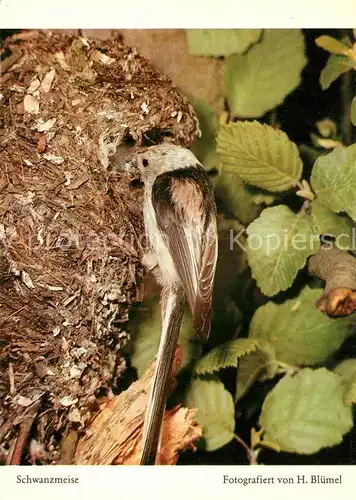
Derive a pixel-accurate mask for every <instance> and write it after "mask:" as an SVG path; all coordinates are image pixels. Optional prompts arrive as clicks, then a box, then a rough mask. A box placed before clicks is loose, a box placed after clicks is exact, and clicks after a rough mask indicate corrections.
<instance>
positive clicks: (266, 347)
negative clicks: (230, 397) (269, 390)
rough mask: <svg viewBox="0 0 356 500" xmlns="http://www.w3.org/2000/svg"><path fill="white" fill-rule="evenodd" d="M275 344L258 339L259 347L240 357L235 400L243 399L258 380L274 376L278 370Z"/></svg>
mask: <svg viewBox="0 0 356 500" xmlns="http://www.w3.org/2000/svg"><path fill="white" fill-rule="evenodd" d="M275 360H276V352H275V349H274V347H273V345H272V344H271V343H270V342H267V341H265V340H262V339H258V344H257V349H256V350H255V351H253V352H251V353H249V354H247V355H246V356H244V357H243V358H241V359H240V361H239V364H238V366H237V377H236V394H235V401H238V400H239V399H241V398H242V397H243V396H244V395H245V394H246V393H247V391H248V390H249V389H250V387H251V386H252V385H253V384H254V383H255V382H256V380H261V381H263V380H268V379H270V378H273V377H274V376H275V375H276V374H277V371H278V364H277V363H276V362H275Z"/></svg>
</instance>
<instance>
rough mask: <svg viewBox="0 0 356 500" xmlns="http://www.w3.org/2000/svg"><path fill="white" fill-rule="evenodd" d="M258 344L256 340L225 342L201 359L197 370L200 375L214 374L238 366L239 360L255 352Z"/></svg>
mask: <svg viewBox="0 0 356 500" xmlns="http://www.w3.org/2000/svg"><path fill="white" fill-rule="evenodd" d="M257 344H258V342H257V341H256V340H254V339H236V340H230V341H229V342H225V343H224V344H222V345H219V346H218V347H216V348H215V349H212V350H211V351H210V352H209V353H208V354H206V355H205V356H204V357H203V358H201V359H200V360H199V361H198V363H197V365H196V368H195V371H196V373H197V374H198V375H203V374H205V373H214V372H217V371H219V370H221V369H223V368H227V367H229V366H235V367H236V366H237V364H238V360H239V359H240V358H242V356H245V355H246V354H248V353H250V352H252V351H255V350H256V347H257Z"/></svg>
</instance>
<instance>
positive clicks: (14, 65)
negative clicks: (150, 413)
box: [0, 32, 199, 463]
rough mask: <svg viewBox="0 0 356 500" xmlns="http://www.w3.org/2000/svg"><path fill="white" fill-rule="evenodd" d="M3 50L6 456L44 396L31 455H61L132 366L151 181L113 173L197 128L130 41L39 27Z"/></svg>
mask: <svg viewBox="0 0 356 500" xmlns="http://www.w3.org/2000/svg"><path fill="white" fill-rule="evenodd" d="M3 54H5V55H6V54H10V56H9V57H6V58H5V59H4V60H3V61H2V66H3V68H2V76H1V95H0V123H1V124H2V127H1V129H0V165H1V174H0V373H1V379H2V384H1V387H0V398H1V399H0V460H2V461H6V460H7V461H8V462H9V460H11V456H10V455H11V453H10V451H9V450H10V448H11V447H12V445H13V444H14V443H15V442H16V439H17V438H18V434H19V432H21V423H22V422H24V421H25V420H26V418H28V414H29V412H30V411H31V408H32V409H33V407H34V405H35V406H36V405H37V406H36V408H37V409H36V413H35V417H34V418H35V421H34V424H33V425H32V431H31V439H32V441H31V443H32V444H33V443H37V445H36V446H37V447H36V446H35V445H33V446H32V449H36V450H37V452H33V453H32V452H31V447H30V448H29V453H28V460H29V461H37V462H39V463H56V462H57V461H58V460H59V458H60V454H59V451H58V439H59V438H60V436H61V435H63V434H65V433H66V431H67V430H68V428H69V427H70V426H71V425H74V426H79V427H83V426H85V424H86V423H87V421H88V419H89V417H90V414H91V411H92V409H93V408H95V401H96V395H97V393H98V390H99V389H100V388H104V389H105V390H108V389H109V387H112V386H115V384H116V383H117V379H118V378H119V377H120V375H121V374H122V372H123V370H124V369H125V358H124V357H123V356H122V349H123V347H124V346H125V345H126V343H127V341H128V334H127V333H126V330H125V323H127V321H128V314H129V311H130V308H131V306H132V304H133V303H134V302H135V300H136V294H137V286H138V283H139V282H140V280H141V278H142V268H141V265H140V256H141V250H142V246H141V243H142V240H141V238H142V235H143V227H142V213H141V207H140V190H139V189H138V188H134V187H133V186H132V185H131V183H130V179H129V177H127V176H125V175H123V176H119V177H118V176H117V175H113V173H115V172H116V168H117V165H116V164H117V162H118V158H123V157H126V156H129V155H130V154H131V152H132V148H129V147H128V146H142V145H146V146H147V145H150V144H153V143H156V142H160V141H161V140H163V139H164V138H165V139H166V140H167V139H168V140H171V141H173V142H175V143H177V144H182V145H185V146H189V145H190V144H191V142H192V141H193V140H194V138H195V137H196V135H197V133H198V130H199V127H198V122H197V118H196V116H195V113H194V110H193V108H192V106H191V105H190V103H189V102H188V100H187V99H186V98H185V97H184V96H183V95H182V94H181V93H180V92H179V90H178V89H177V88H175V87H174V86H173V85H172V83H171V82H170V80H169V79H168V78H166V77H165V76H163V75H161V74H159V73H158V72H157V71H156V70H155V69H154V68H152V67H151V66H150V65H149V63H148V62H147V61H146V60H145V59H143V58H142V57H140V56H139V55H138V54H137V53H136V51H135V50H134V49H130V48H128V47H125V46H123V45H122V43H121V42H120V41H119V40H108V41H105V42H103V41H95V40H86V39H84V38H82V37H79V36H69V35H65V34H63V33H61V32H52V33H51V32H28V33H24V34H20V35H15V36H13V37H12V38H10V39H8V40H7V42H6V46H5V48H4V51H3ZM11 57H12V61H11V64H10V63H9V62H7V63H6V61H8V60H9V58H11ZM39 447H40V449H41V453H39V452H38V448H39ZM34 457H35V458H34ZM36 457H37V458H36ZM23 458H24V457H22V460H23Z"/></svg>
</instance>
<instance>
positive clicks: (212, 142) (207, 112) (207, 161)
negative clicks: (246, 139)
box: [191, 101, 219, 171]
mask: <svg viewBox="0 0 356 500" xmlns="http://www.w3.org/2000/svg"><path fill="white" fill-rule="evenodd" d="M193 105H194V109H195V112H196V114H197V117H198V120H199V125H200V130H201V133H202V135H201V137H199V138H198V139H196V140H195V141H194V143H193V144H192V146H191V150H192V151H193V153H194V154H195V156H196V157H197V158H198V160H199V161H200V162H201V163H202V164H203V165H204V168H205V170H207V171H209V170H213V169H218V168H219V158H218V155H217V153H216V134H217V130H218V120H217V116H216V113H215V111H214V110H213V109H212V108H211V106H209V104H208V103H207V102H205V101H195V102H193Z"/></svg>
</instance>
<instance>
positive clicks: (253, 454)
mask: <svg viewBox="0 0 356 500" xmlns="http://www.w3.org/2000/svg"><path fill="white" fill-rule="evenodd" d="M234 438H235V439H236V441H237V442H238V443H239V444H241V446H243V447H244V448H245V450H246V452H247V458H248V462H249V464H250V465H257V464H258V462H257V457H258V454H259V452H260V450H259V449H257V450H254V449H253V448H250V447H249V446H248V445H247V444H246V443H245V441H244V440H243V439H241V438H240V436H238V435H237V434H234Z"/></svg>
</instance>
